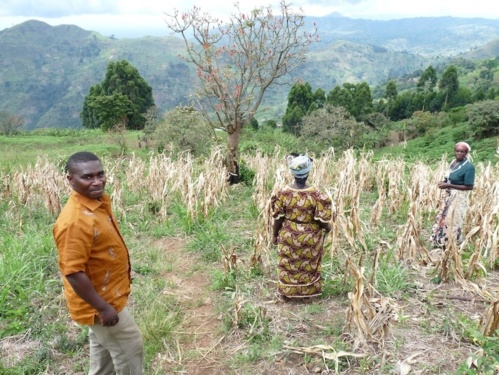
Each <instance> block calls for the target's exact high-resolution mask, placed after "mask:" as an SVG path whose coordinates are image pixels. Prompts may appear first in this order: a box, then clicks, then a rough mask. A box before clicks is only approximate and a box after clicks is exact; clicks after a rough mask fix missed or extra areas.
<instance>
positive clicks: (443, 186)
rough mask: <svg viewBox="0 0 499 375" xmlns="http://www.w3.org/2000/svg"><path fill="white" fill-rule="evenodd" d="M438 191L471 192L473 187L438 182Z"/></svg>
mask: <svg viewBox="0 0 499 375" xmlns="http://www.w3.org/2000/svg"><path fill="white" fill-rule="evenodd" d="M438 188H439V189H455V190H473V185H454V184H451V183H449V182H440V183H439V184H438Z"/></svg>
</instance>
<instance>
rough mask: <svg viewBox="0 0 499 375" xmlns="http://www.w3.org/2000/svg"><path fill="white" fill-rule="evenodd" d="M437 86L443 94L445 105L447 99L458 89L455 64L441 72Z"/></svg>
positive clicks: (445, 104)
mask: <svg viewBox="0 0 499 375" xmlns="http://www.w3.org/2000/svg"><path fill="white" fill-rule="evenodd" d="M438 88H439V89H440V90H441V91H442V92H443V93H444V94H445V103H444V107H445V106H447V103H448V102H449V100H450V99H452V98H453V97H454V95H456V94H457V91H458V89H459V80H458V75H457V68H456V66H455V65H450V66H449V67H448V68H447V69H445V71H444V73H443V74H442V78H440V81H439V82H438Z"/></svg>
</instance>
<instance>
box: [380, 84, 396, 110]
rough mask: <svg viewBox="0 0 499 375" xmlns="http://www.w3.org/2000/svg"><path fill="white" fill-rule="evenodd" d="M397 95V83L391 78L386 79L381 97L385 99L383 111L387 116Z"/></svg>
mask: <svg viewBox="0 0 499 375" xmlns="http://www.w3.org/2000/svg"><path fill="white" fill-rule="evenodd" d="M397 96H398V90H397V84H396V83H395V82H394V81H392V80H390V81H388V83H387V84H386V88H385V91H384V92H383V98H385V99H386V106H385V108H384V111H383V112H384V114H385V115H386V116H387V117H388V116H389V114H390V110H391V108H392V105H393V102H394V101H395V100H396V99H397Z"/></svg>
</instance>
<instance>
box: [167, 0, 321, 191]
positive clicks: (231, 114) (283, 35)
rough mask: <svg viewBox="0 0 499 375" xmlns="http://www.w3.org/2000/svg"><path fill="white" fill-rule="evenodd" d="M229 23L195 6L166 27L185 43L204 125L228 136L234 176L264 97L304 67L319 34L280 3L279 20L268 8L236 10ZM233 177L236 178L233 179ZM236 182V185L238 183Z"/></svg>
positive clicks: (228, 159)
mask: <svg viewBox="0 0 499 375" xmlns="http://www.w3.org/2000/svg"><path fill="white" fill-rule="evenodd" d="M234 7H235V9H236V11H235V13H233V14H232V15H231V17H230V20H229V21H228V22H227V23H223V22H222V21H221V20H219V19H216V18H213V17H211V16H210V15H209V14H207V13H204V12H202V11H201V9H200V8H199V7H196V6H194V7H193V8H192V10H191V11H189V12H187V13H183V14H180V13H179V11H178V10H175V12H174V14H173V15H168V14H167V20H166V23H167V25H168V27H169V28H170V29H171V30H172V31H173V32H174V33H176V34H180V35H181V36H182V38H183V39H184V42H185V47H186V55H185V56H183V58H184V59H185V60H186V61H187V62H188V63H191V64H193V65H194V66H195V68H196V75H197V80H196V82H197V90H196V94H197V95H196V97H197V102H198V104H199V109H200V111H201V112H202V113H203V115H204V117H205V119H206V120H207V122H208V124H209V125H210V126H212V127H213V128H215V129H222V130H224V131H225V132H226V133H227V156H226V165H227V168H228V170H229V172H230V173H231V174H232V175H234V174H236V175H237V159H238V148H239V140H240V136H241V130H242V128H243V127H244V126H245V125H247V124H249V123H250V121H251V119H252V118H253V116H254V115H255V113H256V111H257V110H258V107H259V106H260V104H261V102H262V99H263V96H264V94H265V91H266V90H267V89H268V88H269V87H270V86H271V85H272V84H273V83H283V80H282V78H284V76H285V75H287V74H288V73H290V72H292V71H293V70H295V69H296V68H297V67H298V66H300V65H301V64H302V63H303V62H304V61H305V53H306V51H307V47H308V45H309V44H310V43H312V42H313V41H316V40H317V37H318V36H317V28H316V27H315V25H314V27H313V30H311V31H310V32H306V31H304V30H302V28H303V27H304V23H305V22H304V16H303V15H302V13H301V12H300V13H295V12H294V11H293V10H292V9H291V7H290V5H289V4H287V3H286V2H285V0H282V1H281V3H280V14H279V15H276V16H274V14H273V11H272V8H271V6H268V7H266V8H263V7H262V8H259V9H254V10H253V11H251V12H250V13H249V14H244V13H243V12H242V11H241V10H240V8H239V4H238V3H236V4H234ZM236 177H237V176H236ZM236 181H237V180H236Z"/></svg>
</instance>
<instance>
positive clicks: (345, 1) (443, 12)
mask: <svg viewBox="0 0 499 375" xmlns="http://www.w3.org/2000/svg"><path fill="white" fill-rule="evenodd" d="M234 3H235V1H231V2H228V1H227V0H225V1H224V0H203V1H201V2H200V1H199V0H183V1H182V2H178V3H177V5H173V4H172V3H171V2H167V1H164V0H161V1H160V0H139V1H137V0H119V1H118V0H64V1H61V0H57V1H56V0H2V1H1V2H0V30H3V29H5V28H7V27H11V26H14V25H16V24H18V23H21V22H24V21H26V20H28V19H38V20H40V21H44V22H46V23H48V24H50V25H60V24H73V25H77V26H80V27H82V28H84V29H87V30H94V31H98V32H100V33H101V34H103V35H110V34H115V35H116V36H117V37H139V36H144V35H160V36H163V35H168V29H167V28H166V25H165V22H164V18H165V16H164V13H172V12H173V10H174V9H175V8H179V10H180V11H187V10H189V9H191V8H192V7H193V5H195V4H196V5H199V6H200V7H201V9H202V10H203V11H206V12H208V13H210V14H211V15H213V16H215V17H227V16H228V15H230V14H231V13H233V11H234V6H233V5H234ZM279 3H280V1H279V0H270V1H269V0H251V1H239V4H240V8H241V10H243V11H245V12H247V11H250V10H251V9H252V8H254V7H261V6H267V5H269V4H271V5H272V6H273V7H274V8H277V7H278V6H279ZM288 3H291V4H292V7H293V8H294V9H296V10H298V8H302V9H303V12H304V14H305V15H309V16H318V17H320V16H325V15H327V14H330V13H332V12H339V13H341V14H342V15H344V16H346V17H351V18H367V19H381V20H387V19H397V18H409V17H436V16H451V17H468V18H469V17H481V18H489V19H499V7H497V6H491V4H492V2H491V1H490V0H473V1H470V0H288Z"/></svg>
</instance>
